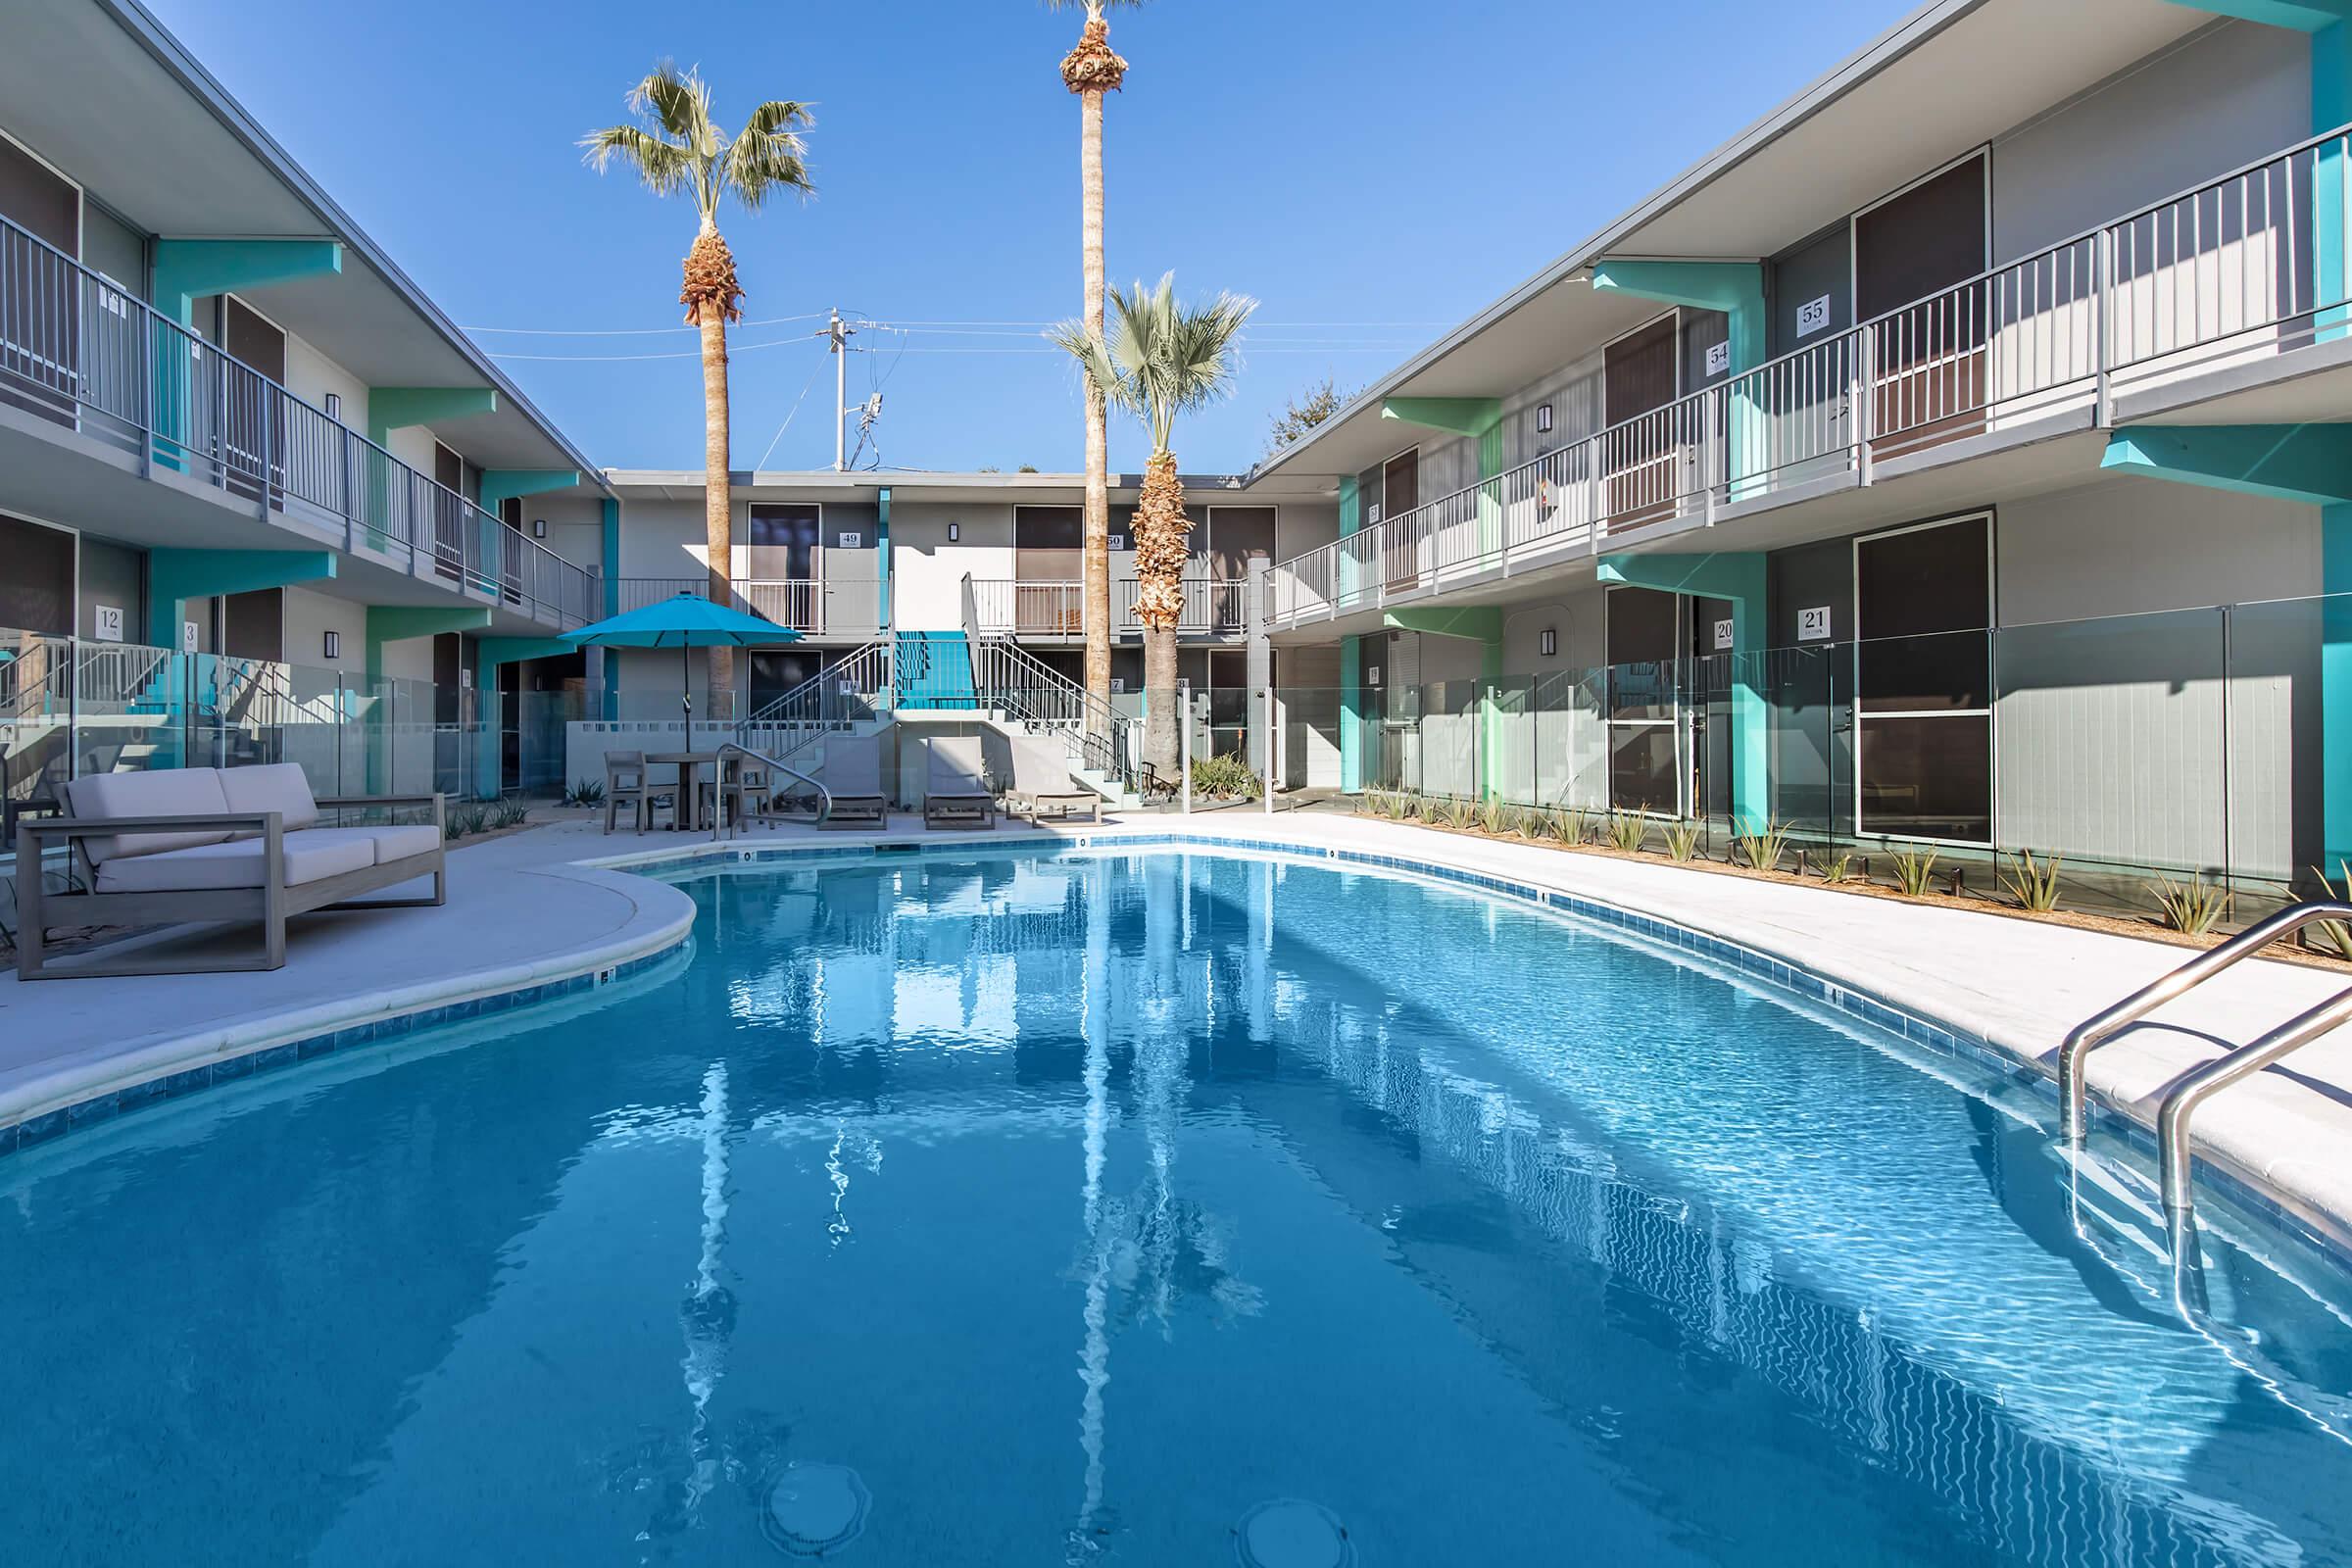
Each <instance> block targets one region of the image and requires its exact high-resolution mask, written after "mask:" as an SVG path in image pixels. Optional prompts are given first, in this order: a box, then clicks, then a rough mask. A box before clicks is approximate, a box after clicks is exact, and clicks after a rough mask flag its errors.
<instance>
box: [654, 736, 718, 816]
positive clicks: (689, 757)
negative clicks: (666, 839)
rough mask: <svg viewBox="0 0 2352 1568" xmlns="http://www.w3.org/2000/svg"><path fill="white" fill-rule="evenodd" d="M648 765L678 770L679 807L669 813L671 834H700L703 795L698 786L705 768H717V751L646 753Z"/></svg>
mask: <svg viewBox="0 0 2352 1568" xmlns="http://www.w3.org/2000/svg"><path fill="white" fill-rule="evenodd" d="M645 760H646V761H647V762H649V763H656V762H665V763H668V764H669V765H671V766H673V767H675V768H676V769H677V770H678V804H677V807H676V809H673V810H672V811H671V812H670V813H669V829H670V831H671V832H673V833H689V832H700V831H701V829H702V826H703V794H702V789H701V787H700V786H699V784H698V783H697V778H698V775H699V774H700V772H701V770H702V769H703V768H704V767H706V766H710V767H716V766H717V765H718V754H717V753H716V752H648V753H646V754H645Z"/></svg>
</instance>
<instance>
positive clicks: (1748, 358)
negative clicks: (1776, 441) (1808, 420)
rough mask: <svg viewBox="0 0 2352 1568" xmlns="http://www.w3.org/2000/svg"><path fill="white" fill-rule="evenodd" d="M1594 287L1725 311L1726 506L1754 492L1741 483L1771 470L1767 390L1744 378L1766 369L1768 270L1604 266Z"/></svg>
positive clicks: (1720, 265)
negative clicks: (1728, 358)
mask: <svg viewBox="0 0 2352 1568" xmlns="http://www.w3.org/2000/svg"><path fill="white" fill-rule="evenodd" d="M1593 288H1594V289H1595V290H1596V291H1598V290H1615V291H1616V292H1618V293H1621V294H1630V295H1633V296H1634V297H1635V298H1637V299H1645V300H1656V301H1657V302H1658V303H1659V304H1661V305H1680V306H1684V307H1687V308H1689V309H1691V310H1694V311H1721V312H1723V313H1724V315H1725V316H1727V317H1728V318H1730V319H1731V351H1732V369H1731V373H1732V380H1731V388H1732V392H1731V428H1730V430H1729V431H1728V432H1727V434H1728V437H1729V441H1728V453H1727V456H1728V457H1729V459H1730V463H1729V467H1728V471H1727V473H1726V475H1725V479H1726V481H1727V482H1726V485H1725V490H1726V496H1725V499H1726V500H1731V501H1737V500H1740V498H1741V497H1742V496H1743V495H1745V494H1746V493H1748V491H1749V490H1750V489H1751V488H1752V487H1751V486H1749V485H1748V484H1745V483H1743V482H1742V481H1744V480H1747V479H1748V478H1749V476H1751V475H1754V474H1760V473H1762V472H1764V471H1765V470H1766V469H1768V468H1769V467H1771V466H1772V458H1771V438H1770V437H1771V425H1770V423H1769V421H1768V420H1767V418H1766V417H1765V411H1764V410H1763V409H1762V408H1761V407H1759V401H1760V397H1761V394H1762V391H1763V389H1762V388H1761V387H1759V386H1757V385H1755V384H1754V383H1753V381H1752V379H1742V376H1743V374H1744V372H1746V371H1749V370H1752V369H1754V368H1756V367H1757V366H1759V365H1762V364H1763V363H1764V345H1765V341H1766V339H1765V329H1766V320H1765V316H1764V268H1763V265H1762V264H1761V263H1758V262H1639V261H1635V262H1624V261H1608V262H1602V263H1600V264H1599V265H1598V266H1596V267H1595V268H1593Z"/></svg>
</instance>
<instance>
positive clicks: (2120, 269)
mask: <svg viewBox="0 0 2352 1568" xmlns="http://www.w3.org/2000/svg"><path fill="white" fill-rule="evenodd" d="M2347 211H2352V131H2346V130H2336V131H2331V132H2329V133H2328V134H2327V135H2324V136H2320V137H2315V138H2314V139H2312V140H2311V141H2308V142H2305V143H2303V144H2302V145H2300V146H2297V147H2293V148H2290V149H2288V150H2287V151H2285V152H2283V153H2280V154H2278V156H2276V157H2274V158H2270V159H2267V160H2265V161H2264V162H2262V163H2259V164H2255V165H2252V166H2249V167H2248V168H2245V169H2242V170H2239V171H2238V172H2235V173H2232V174H2229V175H2225V176H2224V177H2222V178H2220V179H2217V180H2213V181H2210V182H2208V183H2206V184H2203V185H2200V186H2198V187H2197V188H2196V189H2194V190H2191V191H2188V192H2185V193H2184V194H2182V195H2180V196H2177V197H2174V198H2172V199H2171V200H2169V201H2164V202H2159V203H2157V204H2155V205H2154V206H2151V207H2146V208H2143V209H2141V210H2140V211H2138V212H2136V213H2133V214H2131V215H2130V216H2129V217H2126V218H2122V219H2118V220H2116V221H2113V222H2110V223H2107V224H2105V225H2103V226H2101V227H2099V228H2096V229H2093V230H2091V231H2090V232H2088V233H2085V234H2082V235H2078V236H2077V237H2075V238H2073V239H2070V240H2067V241H2065V242H2063V243H2061V244H2058V245H2053V246H2051V247H2050V248H2049V249H2047V250H2044V251H2040V252H2038V253H2036V254H2034V255H2032V256H2029V257H2026V258H2024V259H2023V260H2020V261H2016V262H2011V263H2007V264H2005V265H2003V266H2000V267H1996V268H1993V269H1991V270H1988V271H1986V272H1984V273H1982V274H1981V275H1979V276H1977V277H1973V278H1970V279H1969V280H1968V281H1966V282H1964V283H1961V284H1959V285H1957V286H1955V287H1953V288H1949V289H1945V290H1944V291H1942V292H1941V293H1938V294H1935V295H1932V296H1930V297H1928V298H1926V299H1923V300H1919V301H1917V302H1915V303H1913V304H1910V305H1906V306H1902V307H1900V308H1899V309H1896V310H1893V311H1889V312H1887V314H1886V315H1884V316H1880V317H1877V318H1875V319H1871V320H1868V321H1864V322H1862V323H1861V324H1859V325H1857V326H1854V327H1851V328H1848V329H1846V330H1844V331H1841V332H1837V333H1833V334H1831V335H1829V336H1827V337H1824V338H1823V339H1822V340H1820V341H1819V342H1815V343H1809V344H1807V345H1805V346H1804V347H1802V348H1799V349H1796V350H1794V351H1792V352H1790V353H1788V354H1784V355H1782V356H1781V357H1780V358H1778V359H1776V360H1772V361H1770V362H1768V363H1766V364H1764V365H1761V366H1758V367H1756V368H1753V369H1750V370H1746V371H1742V372H1740V373H1739V374H1737V375H1734V376H1732V377H1730V378H1729V379H1727V380H1725V381H1722V382H1719V383H1717V384H1716V385H1714V386H1711V387H1707V388H1705V389H1703V390H1701V391H1698V392H1694V393H1691V394H1690V395H1689V396H1687V397H1683V398H1680V399H1678V400H1676V401H1675V402H1672V403H1669V404H1666V405H1665V406H1664V407H1662V408H1657V409H1652V410H1650V411H1649V412H1647V413H1645V414H1642V415H1638V416H1636V417H1633V418H1630V419H1626V420H1622V421H1620V422H1619V423H1616V424H1613V425H1610V426H1608V427H1607V428H1605V429H1602V430H1600V431H1598V432H1596V433H1594V434H1593V435H1591V436H1588V437H1586V438H1585V439H1583V440H1581V441H1577V442H1574V443H1571V444H1569V445H1566V446H1563V447H1561V448H1560V449H1558V450H1557V451H1553V452H1549V453H1545V454H1544V455H1543V456H1540V457H1537V458H1534V459H1532V460H1530V461H1529V462H1527V463H1524V464H1521V465H1520V466H1517V467H1515V468H1512V469H1510V470H1508V471H1507V472H1504V473H1501V474H1498V475H1496V476H1495V477H1493V478H1490V479H1484V480H1481V481H1480V482H1479V483H1477V484H1474V485H1471V486H1469V487H1467V488H1465V489H1462V490H1458V491H1455V492H1454V493H1453V494H1451V495H1447V496H1443V497H1440V498H1439V499H1437V500H1435V501H1432V502H1430V503H1428V504H1427V505H1424V506H1421V507H1416V508H1415V509H1413V510H1412V511H1410V512H1405V513H1400V514H1398V515H1396V516H1394V517H1389V518H1386V519H1384V520H1382V521H1381V522H1378V523H1375V524H1374V525H1372V526H1370V527H1368V528H1363V529H1360V530H1358V531H1357V532H1355V533H1352V534H1350V535H1348V537H1346V538H1344V539H1341V540H1339V541H1337V542H1336V543H1333V544H1329V545H1325V546H1323V547H1321V548H1320V549H1317V550H1311V551H1308V552H1307V553H1306V554H1304V555H1302V556H1299V557H1297V558H1296V559H1294V560H1291V561H1288V562H1285V563H1283V564H1281V565H1279V566H1277V567H1276V568H1275V569H1274V573H1273V585H1272V592H1271V594H1270V596H1269V597H1270V600H1271V603H1270V604H1269V606H1268V608H1267V614H1268V616H1269V618H1270V619H1271V620H1272V622H1273V623H1274V624H1277V625H1293V624H1297V623H1299V622H1300V621H1311V620H1316V619H1321V618H1325V617H1328V616H1332V615H1337V614H1341V613H1347V612H1349V611H1354V610H1360V609H1366V608H1370V607H1373V606H1377V605H1381V604H1384V603H1387V602H1388V601H1390V600H1392V599H1397V598H1405V597H1418V596H1420V595H1423V594H1427V593H1430V592H1434V591H1438V590H1442V589H1445V588H1447V587H1451V586H1455V585H1457V584H1460V583H1464V582H1468V581H1473V580H1479V579H1484V578H1487V577H1490V576H1493V575H1495V574H1498V573H1501V574H1507V573H1510V572H1513V571H1517V570H1520V569H1523V568H1525V567H1529V566H1536V565H1544V564H1552V563H1554V562H1557V561H1561V560H1567V559H1573V558H1575V557H1578V556H1585V555H1593V554H1596V553H1598V552H1599V551H1600V550H1602V549H1604V548H1607V547H1608V546H1609V544H1610V542H1611V541H1612V540H1615V539H1617V538H1619V537H1620V536H1622V535H1625V534H1628V533H1631V532H1633V531H1635V530H1637V529H1641V528H1646V527H1650V526H1652V525H1654V524H1658V523H1671V522H1682V521H1687V520H1689V519H1692V518H1703V519H1705V520H1708V521H1713V520H1715V519H1716V517H1717V515H1718V514H1719V513H1721V512H1723V511H1727V510H1734V509H1741V508H1745V507H1748V506H1751V505H1754V504H1756V503H1761V502H1767V501H1770V500H1774V499H1776V498H1777V499H1782V500H1787V499H1791V498H1792V497H1793V494H1795V493H1801V492H1802V491H1803V490H1804V489H1805V488H1806V487H1808V486H1827V485H1833V484H1838V483H1852V482H1855V481H1856V480H1857V479H1858V480H1859V481H1860V482H1862V483H1869V482H1870V481H1871V480H1872V478H1873V477H1874V471H1873V470H1874V465H1876V464H1878V463H1880V462H1886V461H1891V460H1897V459H1908V458H1913V457H1919V456H1925V455H1932V454H1933V453H1934V452H1935V450H1936V449H1937V448H1939V447H1946V446H1952V445H1953V444H1954V443H1959V442H1962V441H1964V440H1966V439H1967V438H1969V437H1974V436H1985V435H1998V434H2004V433H2008V434H2014V433H2016V432H2018V431H2021V430H2024V429H2028V428H2031V427H2033V426H2035V425H2042V426H2044V427H2045V428H2049V427H2052V425H2051V421H2057V426H2056V427H2065V425H2066V423H2067V421H2073V422H2075V423H2077V424H2080V425H2082V426H2085V427H2087V426H2092V425H2096V426H2106V425H2110V424H2112V423H2113V422H2114V418H2113V415H2114V408H2115V401H2116V399H2117V398H2118V396H2125V395H2131V394H2134V393H2145V392H2150V391H2154V390H2156V389H2159V388H2161V387H2163V386H2164V385H2165V384H2167V383H2170V382H2180V381H2183V380H2186V379H2188V378H2189V377H2191V376H2195V375H2199V374H2203V373H2205V372H2209V371H2212V370H2215V369H2219V368H2231V367H2238V366H2244V365H2252V364H2259V363H2260V362H2262V361H2264V360H2269V359H2275V358H2277V357H2278V355H2281V354H2284V353H2288V352H2291V351H2292V350H2295V349H2298V348H2304V347H2308V346H2311V345H2312V344H2315V343H2320V342H2326V341H2330V340H2333V339H2338V338H2352V299H2348V298H2347V289H2346V278H2345V269H2344V267H2343V266H2342V265H2341V263H2340V260H2338V261H2336V262H2335V264H2334V265H2328V259H2329V257H2330V255H2331V254H2332V255H2334V256H2335V257H2338V258H2340V255H2341V252H2342V249H2343V248H2344V246H2345V244H2346V243H2347V240H2346V235H2345V221H2344V217H2343V215H2344V213H2345V212H2347ZM2330 244H2332V245H2333V246H2334V247H2335V250H2334V252H2333V253H2330V251H2329V249H2328V247H2329V245H2330ZM1954 450H1955V452H1957V451H1964V450H1967V449H1965V448H1957V447H1955V449H1954Z"/></svg>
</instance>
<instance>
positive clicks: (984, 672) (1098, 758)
mask: <svg viewBox="0 0 2352 1568" xmlns="http://www.w3.org/2000/svg"><path fill="white" fill-rule="evenodd" d="M972 662H973V671H974V680H973V685H974V686H975V688H977V690H978V691H979V693H980V701H981V704H982V706H983V707H994V708H1001V709H1004V710H1005V711H1008V712H1012V713H1014V714H1015V715H1016V716H1018V717H1019V718H1021V719H1022V720H1023V721H1025V722H1028V723H1033V724H1037V725H1039V726H1041V727H1043V728H1046V729H1051V730H1058V731H1060V732H1061V735H1062V739H1063V742H1064V744H1065V745H1067V746H1068V747H1069V750H1070V755H1072V756H1073V757H1076V758H1078V759H1080V760H1083V761H1085V762H1086V763H1087V764H1088V765H1090V766H1094V767H1100V768H1102V770H1103V772H1105V773H1107V774H1109V775H1110V776H1111V777H1113V778H1115V779H1117V780H1118V781H1119V782H1120V783H1121V784H1122V785H1124V786H1126V787H1128V788H1130V789H1140V788H1141V787H1142V786H1143V785H1144V784H1145V783H1146V782H1147V781H1148V770H1146V769H1144V768H1143V767H1142V766H1141V764H1139V763H1137V762H1136V761H1134V760H1133V759H1132V755H1131V747H1130V744H1129V742H1130V731H1131V729H1132V726H1133V724H1134V722H1135V721H1134V720H1133V719H1131V718H1129V717H1128V716H1127V715H1126V714H1124V713H1122V712H1120V711H1118V710H1117V709H1115V708H1113V707H1111V706H1110V704H1109V703H1107V702H1105V701H1104V700H1103V699H1102V698H1100V697H1098V696H1096V695H1095V694H1094V693H1093V692H1091V691H1088V690H1087V689H1086V688H1085V687H1084V686H1082V685H1080V684H1079V683H1078V682H1077V681H1074V680H1072V679H1070V677H1069V676H1067V675H1064V674H1063V673H1062V672H1061V671H1060V670H1058V669H1055V668H1054V667H1053V666H1052V665H1051V664H1048V663H1045V662H1042V661H1040V660H1038V659H1036V658H1034V657H1032V656H1031V655H1030V654H1029V653H1028V652H1027V651H1026V650H1025V649H1023V648H1021V647H1020V646H1019V645H1018V644H1017V643H1015V642H1013V641H1012V640H1011V639H1010V638H1008V637H988V638H984V639H982V641H981V642H980V643H979V644H977V645H975V646H974V649H973V653H972ZM1007 676H1015V677H1018V679H1007V678H1006V677H1007ZM1027 692H1050V693H1052V694H1053V695H1054V698H1055V699H1056V700H1057V701H1058V702H1059V704H1060V705H1061V706H1062V708H1063V709H1064V710H1065V711H1060V712H1054V711H1046V710H1045V709H1043V708H1042V707H1041V706H1040V705H1039V704H1037V703H1035V702H1032V701H1030V700H1028V699H1026V698H1025V697H1024V696H1023V695H1022V694H1023V693H1027ZM1090 720H1100V726H1099V727H1098V725H1097V724H1096V723H1093V722H1090Z"/></svg>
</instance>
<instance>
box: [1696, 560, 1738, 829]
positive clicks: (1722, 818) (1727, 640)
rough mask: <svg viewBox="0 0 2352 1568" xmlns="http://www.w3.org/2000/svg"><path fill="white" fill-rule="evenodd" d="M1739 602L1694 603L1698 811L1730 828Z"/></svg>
mask: <svg viewBox="0 0 2352 1568" xmlns="http://www.w3.org/2000/svg"><path fill="white" fill-rule="evenodd" d="M1733 612H1734V606H1733V604H1732V602H1731V601H1730V600H1728V599H1704V598H1693V599H1691V601H1690V609H1689V613H1688V614H1689V621H1690V627H1689V631H1690V639H1691V641H1690V660H1691V662H1690V670H1691V679H1690V693H1689V696H1690V711H1691V771H1692V779H1691V810H1692V812H1693V814H1695V815H1698V816H1703V817H1705V818H1706V819H1707V820H1708V821H1709V822H1710V823H1712V824H1714V825H1715V826H1716V827H1717V828H1719V829H1723V830H1726V831H1728V830H1729V828H1730V826H1731V820H1732V728H1733V714H1732V707H1733V691H1734V688H1735V686H1736V685H1737V678H1738V675H1739V669H1738V666H1737V659H1736V656H1735V655H1734V654H1733V651H1732V630H1733V627H1732V616H1733Z"/></svg>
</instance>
